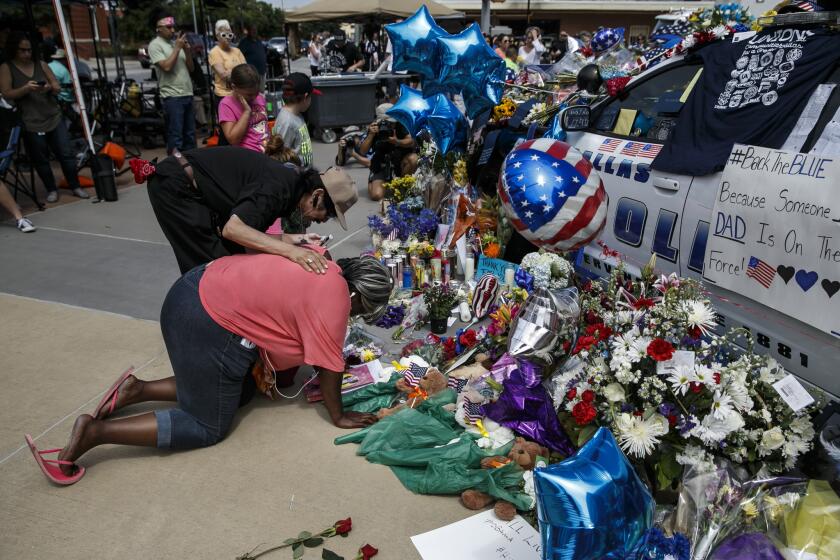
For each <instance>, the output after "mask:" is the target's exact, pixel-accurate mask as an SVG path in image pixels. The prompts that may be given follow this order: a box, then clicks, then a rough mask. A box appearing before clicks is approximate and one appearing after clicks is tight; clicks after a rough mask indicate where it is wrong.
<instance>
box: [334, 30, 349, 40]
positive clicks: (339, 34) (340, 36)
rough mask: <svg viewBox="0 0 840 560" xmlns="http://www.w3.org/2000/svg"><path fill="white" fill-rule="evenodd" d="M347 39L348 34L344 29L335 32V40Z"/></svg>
mask: <svg viewBox="0 0 840 560" xmlns="http://www.w3.org/2000/svg"><path fill="white" fill-rule="evenodd" d="M346 40H347V34H346V33H345V32H344V31H341V30H339V31H336V32H335V33H333V41H346Z"/></svg>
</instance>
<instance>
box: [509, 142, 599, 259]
mask: <svg viewBox="0 0 840 560" xmlns="http://www.w3.org/2000/svg"><path fill="white" fill-rule="evenodd" d="M498 190H499V198H500V199H501V201H502V205H503V206H504V208H505V213H506V214H507V216H508V218H509V219H510V221H511V224H513V227H515V228H516V230H517V231H518V232H519V233H520V234H521V235H522V236H523V237H525V239H527V240H528V241H530V242H531V243H533V244H534V245H537V246H539V247H544V248H545V249H547V250H549V251H554V252H558V253H559V252H564V251H573V250H575V249H579V248H580V247H583V246H584V245H586V244H587V243H589V242H590V241H592V240H594V239H595V238H596V237H598V234H599V233H601V230H602V229H603V228H604V224H605V223H606V218H607V191H606V190H605V189H604V183H603V181H601V176H600V175H599V174H598V172H597V171H596V170H594V169H593V168H592V164H591V163H589V160H587V159H586V158H584V157H583V155H582V154H581V153H580V152H579V151H578V150H577V149H575V148H573V147H571V146H570V145H569V144H566V143H565V142H560V141H559V140H551V139H549V138H539V139H536V140H527V141H525V142H523V143H521V144H520V145H519V146H517V147H516V148H514V149H513V150H512V151H511V152H510V153H509V154H508V155H507V157H506V158H505V163H504V173H502V175H501V177H499V189H498Z"/></svg>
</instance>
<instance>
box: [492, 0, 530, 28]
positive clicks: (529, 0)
mask: <svg viewBox="0 0 840 560" xmlns="http://www.w3.org/2000/svg"><path fill="white" fill-rule="evenodd" d="M529 1H530V0H529ZM481 31H482V33H490V0H481Z"/></svg>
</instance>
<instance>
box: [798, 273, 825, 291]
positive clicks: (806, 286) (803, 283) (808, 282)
mask: <svg viewBox="0 0 840 560" xmlns="http://www.w3.org/2000/svg"><path fill="white" fill-rule="evenodd" d="M794 279H795V280H796V283H797V284H799V287H800V288H802V291H803V292H807V291H808V290H810V289H811V287H812V286H813V285H814V284H816V283H817V280H818V279H819V275H818V274H817V273H816V272H814V271H813V270H812V271H810V272H809V271H806V270H797V271H796V276H794Z"/></svg>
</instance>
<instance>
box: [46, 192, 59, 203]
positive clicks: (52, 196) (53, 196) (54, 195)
mask: <svg viewBox="0 0 840 560" xmlns="http://www.w3.org/2000/svg"><path fill="white" fill-rule="evenodd" d="M47 202H58V191H50V192H48V193H47Z"/></svg>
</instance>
